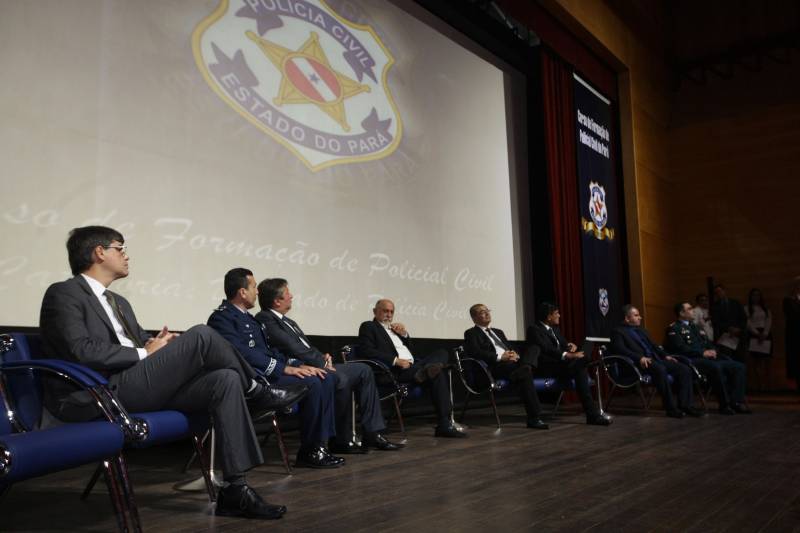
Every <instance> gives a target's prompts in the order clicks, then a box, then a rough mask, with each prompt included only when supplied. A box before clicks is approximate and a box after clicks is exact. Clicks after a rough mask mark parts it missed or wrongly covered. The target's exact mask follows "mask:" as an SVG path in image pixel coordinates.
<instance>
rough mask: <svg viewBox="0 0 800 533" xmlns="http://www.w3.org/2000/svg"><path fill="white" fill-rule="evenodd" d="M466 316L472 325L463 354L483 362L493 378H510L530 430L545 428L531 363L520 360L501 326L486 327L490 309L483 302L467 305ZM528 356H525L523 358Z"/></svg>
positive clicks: (465, 338)
mask: <svg viewBox="0 0 800 533" xmlns="http://www.w3.org/2000/svg"><path fill="white" fill-rule="evenodd" d="M469 316H470V317H471V318H472V322H473V323H475V327H472V328H469V329H468V330H466V331H465V332H464V353H465V354H466V355H467V356H469V357H474V358H476V359H480V360H481V361H484V362H485V363H486V364H487V365H489V368H490V369H491V372H492V375H493V376H494V377H495V378H506V379H510V380H511V381H512V382H514V383H515V384H516V385H517V386H518V387H519V395H520V399H521V400H522V404H523V405H524V406H525V414H526V415H527V416H528V427H529V428H531V429H548V428H549V426H548V425H547V424H545V423H544V422H543V421H542V409H541V407H540V406H539V397H538V396H537V395H536V389H535V388H534V387H533V370H532V368H531V366H530V364H525V362H524V361H521V360H520V356H519V354H518V353H517V352H516V351H515V350H514V349H513V348H512V347H511V343H510V342H509V341H508V339H507V338H506V334H505V333H503V330H502V329H497V328H492V327H489V324H491V322H492V312H491V311H490V310H489V308H488V307H486V306H485V305H483V304H475V305H473V306H472V307H470V308H469ZM529 358H530V357H526V360H527V359H529Z"/></svg>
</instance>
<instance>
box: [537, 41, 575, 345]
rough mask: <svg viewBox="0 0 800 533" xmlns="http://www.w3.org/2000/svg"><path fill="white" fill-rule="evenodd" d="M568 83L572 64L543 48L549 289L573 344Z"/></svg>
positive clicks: (572, 136)
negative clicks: (550, 243)
mask: <svg viewBox="0 0 800 533" xmlns="http://www.w3.org/2000/svg"><path fill="white" fill-rule="evenodd" d="M573 84H574V80H573V77H572V68H571V67H570V66H569V65H568V64H566V63H565V62H563V61H562V60H561V59H560V58H558V57H557V56H555V55H553V54H552V53H551V52H549V51H548V50H546V49H545V50H542V100H543V105H544V137H545V154H546V158H547V188H548V194H549V199H550V228H551V230H550V235H551V239H552V248H553V249H552V254H553V255H552V260H553V283H554V284H555V287H554V289H555V291H554V292H555V295H556V298H557V299H558V305H559V306H560V308H561V329H562V331H563V332H564V335H565V337H566V338H567V339H569V340H570V341H571V342H576V339H577V340H580V339H582V338H583V337H584V331H585V320H584V305H583V277H582V274H581V273H582V272H583V267H582V263H581V237H580V225H579V220H580V211H579V209H578V198H579V196H578V175H577V172H578V171H577V165H576V160H575V154H576V152H575V150H576V145H575V142H576V141H575V136H576V133H575V108H574V105H573V93H572V89H573ZM578 344H580V342H578Z"/></svg>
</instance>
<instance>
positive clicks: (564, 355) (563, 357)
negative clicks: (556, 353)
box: [561, 352, 567, 361]
mask: <svg viewBox="0 0 800 533" xmlns="http://www.w3.org/2000/svg"><path fill="white" fill-rule="evenodd" d="M566 358H567V352H564V353H562V354H561V360H562V361H563V360H564V359H566Z"/></svg>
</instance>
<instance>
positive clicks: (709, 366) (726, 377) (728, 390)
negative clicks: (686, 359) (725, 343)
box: [692, 356, 747, 408]
mask: <svg viewBox="0 0 800 533" xmlns="http://www.w3.org/2000/svg"><path fill="white" fill-rule="evenodd" d="M721 357H723V358H722V359H721V358H720V356H718V357H717V359H708V358H706V357H697V358H695V359H692V364H693V365H694V366H695V367H697V369H698V370H699V371H700V372H702V373H703V374H704V375H705V376H706V377H707V378H708V380H709V382H710V383H711V388H712V389H713V390H714V394H716V396H717V398H718V399H719V406H720V408H722V407H728V406H730V405H733V404H737V403H744V396H745V387H747V367H746V366H744V365H743V364H742V363H740V362H738V361H734V360H733V359H726V358H724V357H725V356H721Z"/></svg>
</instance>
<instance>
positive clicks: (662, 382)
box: [637, 358, 694, 411]
mask: <svg viewBox="0 0 800 533" xmlns="http://www.w3.org/2000/svg"><path fill="white" fill-rule="evenodd" d="M637 366H639V367H640V368H641V366H640V365H638V364H637ZM642 370H643V371H644V372H646V373H648V374H650V376H651V377H652V378H653V385H655V386H656V390H658V393H659V394H660V395H661V399H662V401H663V402H664V409H665V410H667V411H675V410H676V408H677V409H686V408H687V407H691V406H692V397H693V396H694V394H693V393H692V370H691V369H690V368H689V367H688V366H686V365H684V364H682V363H675V362H673V361H665V360H660V359H655V358H653V359H652V361H651V363H650V366H649V367H647V368H645V369H642ZM669 375H672V379H673V381H674V382H675V391H676V393H677V397H678V398H677V399H678V405H677V406H676V405H675V398H674V397H673V395H672V388H671V387H670V385H669V377H668V376H669Z"/></svg>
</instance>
